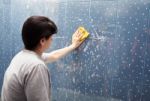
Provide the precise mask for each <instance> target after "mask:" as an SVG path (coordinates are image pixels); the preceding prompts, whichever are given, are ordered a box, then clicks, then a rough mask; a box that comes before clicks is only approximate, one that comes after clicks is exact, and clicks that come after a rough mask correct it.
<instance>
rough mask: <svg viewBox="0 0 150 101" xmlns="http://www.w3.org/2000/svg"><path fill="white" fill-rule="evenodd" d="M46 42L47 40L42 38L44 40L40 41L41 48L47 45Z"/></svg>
mask: <svg viewBox="0 0 150 101" xmlns="http://www.w3.org/2000/svg"><path fill="white" fill-rule="evenodd" d="M45 42H46V39H45V38H42V39H41V40H40V45H41V46H43V45H45Z"/></svg>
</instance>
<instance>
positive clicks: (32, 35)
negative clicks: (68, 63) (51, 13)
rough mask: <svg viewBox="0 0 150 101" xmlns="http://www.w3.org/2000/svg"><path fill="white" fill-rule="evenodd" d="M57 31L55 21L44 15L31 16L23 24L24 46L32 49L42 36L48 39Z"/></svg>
mask: <svg viewBox="0 0 150 101" xmlns="http://www.w3.org/2000/svg"><path fill="white" fill-rule="evenodd" d="M55 33H57V26H56V25H55V23H54V22H53V21H52V20H50V19H49V18H47V17H44V16H31V17H29V18H28V19H27V20H26V21H25V22H24V24H23V28H22V40H23V43H24V45H25V48H26V49H28V50H34V49H35V48H36V47H37V46H38V44H39V42H40V40H41V39H42V38H46V39H48V38H49V37H50V36H51V35H53V34H55Z"/></svg>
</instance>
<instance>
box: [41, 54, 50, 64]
mask: <svg viewBox="0 0 150 101" xmlns="http://www.w3.org/2000/svg"><path fill="white" fill-rule="evenodd" d="M48 58H49V53H43V54H42V59H43V61H44V62H45V63H48Z"/></svg>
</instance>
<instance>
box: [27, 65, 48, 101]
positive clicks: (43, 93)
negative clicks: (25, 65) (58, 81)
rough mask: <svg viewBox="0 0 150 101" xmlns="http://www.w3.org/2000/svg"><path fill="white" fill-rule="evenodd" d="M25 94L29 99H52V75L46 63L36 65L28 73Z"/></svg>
mask: <svg viewBox="0 0 150 101" xmlns="http://www.w3.org/2000/svg"><path fill="white" fill-rule="evenodd" d="M25 94H26V98H27V101H50V77H49V72H48V69H47V68H46V67H45V66H44V65H42V64H40V65H37V66H35V67H34V68H33V69H32V70H31V72H30V73H29V74H28V77H27V80H26V86H25Z"/></svg>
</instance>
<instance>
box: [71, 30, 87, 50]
mask: <svg viewBox="0 0 150 101" xmlns="http://www.w3.org/2000/svg"><path fill="white" fill-rule="evenodd" d="M82 36H83V34H82V33H80V32H79V30H77V31H76V32H75V33H74V34H73V35H72V44H71V46H73V48H77V47H79V46H80V45H81V44H82V42H83V41H84V40H85V39H83V40H81V38H82Z"/></svg>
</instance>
